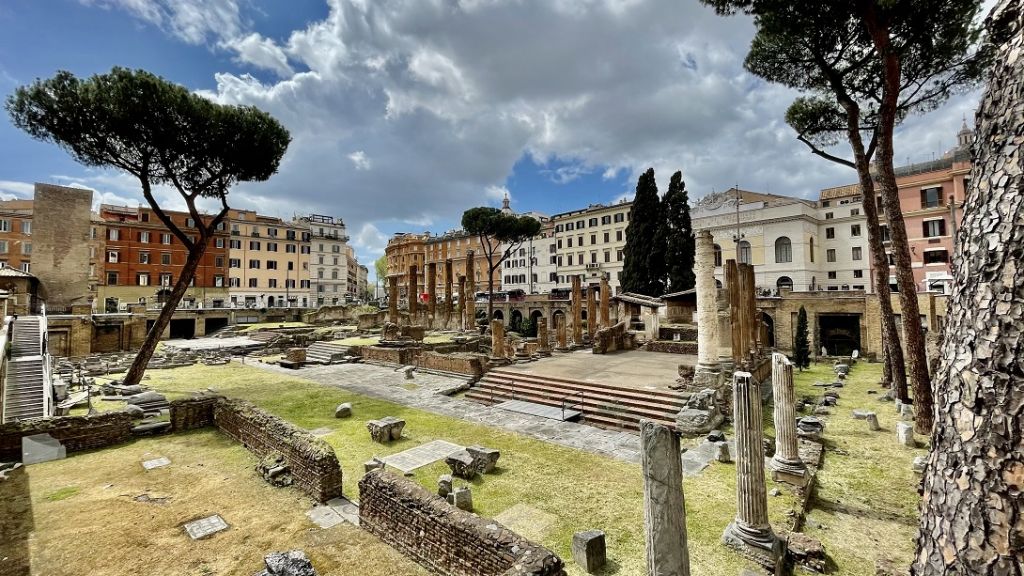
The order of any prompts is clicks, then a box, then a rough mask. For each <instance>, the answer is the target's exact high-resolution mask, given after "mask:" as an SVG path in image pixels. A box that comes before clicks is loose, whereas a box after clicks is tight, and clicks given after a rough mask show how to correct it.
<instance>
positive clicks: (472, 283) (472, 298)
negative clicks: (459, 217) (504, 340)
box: [465, 250, 490, 331]
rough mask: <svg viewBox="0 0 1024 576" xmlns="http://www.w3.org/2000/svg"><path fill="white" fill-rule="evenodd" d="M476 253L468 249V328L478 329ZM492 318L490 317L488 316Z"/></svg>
mask: <svg viewBox="0 0 1024 576" xmlns="http://www.w3.org/2000/svg"><path fill="white" fill-rule="evenodd" d="M475 267H476V255H475V254H474V252H473V251H472V250H467V251H466V325H465V329H466V330H474V331H475V330H476V329H477V328H476V273H475V272H474V269H475ZM488 320H490V318H488Z"/></svg>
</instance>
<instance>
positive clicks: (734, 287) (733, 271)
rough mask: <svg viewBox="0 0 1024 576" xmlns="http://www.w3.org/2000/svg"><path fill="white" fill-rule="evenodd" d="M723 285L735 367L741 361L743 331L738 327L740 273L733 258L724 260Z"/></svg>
mask: <svg viewBox="0 0 1024 576" xmlns="http://www.w3.org/2000/svg"><path fill="white" fill-rule="evenodd" d="M725 287H726V289H727V290H728V291H729V319H730V320H731V322H730V324H731V326H732V330H731V332H730V335H731V336H732V338H731V342H732V361H733V364H735V366H736V367H737V368H739V367H740V363H741V362H743V360H744V356H745V354H744V353H743V338H742V334H743V331H742V330H741V329H740V318H741V317H742V316H743V313H742V312H741V307H740V301H741V300H740V274H739V268H738V267H737V266H736V261H735V260H726V262H725Z"/></svg>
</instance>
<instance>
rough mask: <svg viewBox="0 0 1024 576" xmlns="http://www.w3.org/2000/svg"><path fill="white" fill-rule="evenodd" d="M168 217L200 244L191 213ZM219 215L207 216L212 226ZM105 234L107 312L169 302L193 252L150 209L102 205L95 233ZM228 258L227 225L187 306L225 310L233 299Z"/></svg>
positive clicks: (202, 265)
mask: <svg viewBox="0 0 1024 576" xmlns="http://www.w3.org/2000/svg"><path fill="white" fill-rule="evenodd" d="M165 214H167V216H168V217H169V218H171V220H172V221H174V223H175V224H176V225H177V226H178V227H180V228H181V229H182V230H183V231H185V233H186V234H187V235H188V236H189V237H190V238H191V239H192V240H198V238H199V232H198V230H196V221H195V220H193V218H192V216H191V215H190V214H188V213H187V212H169V211H165ZM212 219H213V216H203V220H204V221H205V222H207V223H209V221H210V220H212ZM101 229H102V233H103V239H104V243H103V248H102V257H103V273H102V277H101V279H100V282H99V287H98V293H99V296H98V306H96V308H97V309H98V310H100V311H104V312H118V311H124V310H125V309H126V308H127V305H128V304H130V303H138V304H144V305H146V306H147V307H158V306H160V305H161V304H163V302H165V301H166V299H167V297H168V296H169V295H170V292H171V289H172V288H173V286H174V284H175V282H176V281H177V280H178V278H179V277H180V275H181V272H182V269H183V268H184V265H185V260H186V259H187V258H188V249H187V248H186V247H185V245H184V244H182V243H181V240H179V239H178V238H176V237H175V236H174V235H173V234H172V233H171V232H170V231H169V230H168V229H167V228H166V226H164V224H163V222H161V221H160V219H159V218H157V216H156V214H155V213H153V211H152V210H151V209H149V208H142V207H130V206H114V205H109V204H104V205H102V206H100V209H99V215H98V218H97V222H95V223H94V224H93V230H95V231H96V232H97V233H99V232H100V230H101ZM227 259H228V233H227V225H226V223H225V222H222V223H221V225H220V226H219V227H218V229H217V231H216V232H215V234H214V236H213V237H212V238H211V239H210V245H209V246H208V247H207V249H206V253H205V254H204V255H203V257H202V259H201V260H200V262H199V267H198V268H197V269H196V272H195V276H194V278H193V280H192V282H191V284H190V285H189V288H188V291H187V292H186V293H185V296H184V297H183V299H182V304H181V306H182V307H186V308H221V307H224V306H225V304H226V302H227V297H228V284H227V276H226V274H225V266H226V263H227Z"/></svg>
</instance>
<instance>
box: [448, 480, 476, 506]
mask: <svg viewBox="0 0 1024 576" xmlns="http://www.w3.org/2000/svg"><path fill="white" fill-rule="evenodd" d="M446 500H448V503H449V504H451V505H452V506H455V507H456V508H458V509H459V510H465V511H466V512H472V511H473V493H472V492H470V490H469V488H467V487H465V486H460V487H458V488H456V489H454V490H452V491H451V492H450V493H449V494H448V496H447V497H446Z"/></svg>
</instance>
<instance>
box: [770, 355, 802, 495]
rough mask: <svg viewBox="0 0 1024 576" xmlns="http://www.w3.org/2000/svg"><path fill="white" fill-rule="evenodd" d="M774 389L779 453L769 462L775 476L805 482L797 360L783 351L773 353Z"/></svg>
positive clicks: (776, 436) (776, 445) (783, 479)
mask: <svg viewBox="0 0 1024 576" xmlns="http://www.w3.org/2000/svg"><path fill="white" fill-rule="evenodd" d="M772 391H773V393H774V396H775V410H774V417H775V455H774V456H772V460H771V463H770V464H769V467H770V468H771V470H772V479H773V480H777V481H781V482H788V483H790V484H798V485H801V486H802V485H803V484H804V477H805V474H806V472H807V467H806V466H805V465H804V461H803V460H801V459H800V451H799V449H798V445H797V436H796V393H795V392H794V391H793V364H792V363H791V362H790V361H789V358H786V355H785V354H780V353H779V352H775V353H773V354H772Z"/></svg>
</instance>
